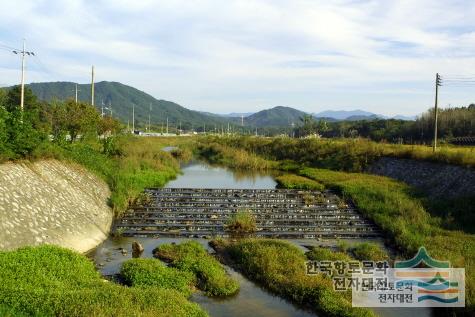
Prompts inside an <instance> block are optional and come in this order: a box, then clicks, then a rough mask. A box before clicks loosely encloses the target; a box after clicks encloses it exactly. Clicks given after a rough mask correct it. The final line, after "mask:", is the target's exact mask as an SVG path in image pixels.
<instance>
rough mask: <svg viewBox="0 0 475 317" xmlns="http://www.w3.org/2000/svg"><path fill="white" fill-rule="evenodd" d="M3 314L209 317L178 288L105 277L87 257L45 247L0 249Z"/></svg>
mask: <svg viewBox="0 0 475 317" xmlns="http://www.w3.org/2000/svg"><path fill="white" fill-rule="evenodd" d="M0 280H1V281H2V282H1V284H0V312H1V313H4V312H5V314H6V315H8V314H15V316H16V314H24V315H27V316H170V315H173V316H183V317H186V316H207V315H206V313H205V312H204V311H203V310H201V309H200V308H199V306H198V305H197V304H194V303H190V302H188V301H187V300H186V298H185V297H184V296H183V295H182V294H180V293H179V292H178V291H175V290H169V289H161V288H158V287H147V288H143V287H138V288H135V287H130V288H129V287H124V286H120V285H117V284H114V283H112V282H109V281H106V280H103V279H102V278H101V277H100V275H99V273H98V272H97V271H96V270H95V268H94V264H93V263H92V262H91V261H90V260H89V259H87V258H86V257H85V256H83V255H81V254H78V253H76V252H73V251H70V250H68V249H64V248H60V247H55V246H48V245H43V246H40V247H25V248H20V249H18V250H16V251H9V252H0Z"/></svg>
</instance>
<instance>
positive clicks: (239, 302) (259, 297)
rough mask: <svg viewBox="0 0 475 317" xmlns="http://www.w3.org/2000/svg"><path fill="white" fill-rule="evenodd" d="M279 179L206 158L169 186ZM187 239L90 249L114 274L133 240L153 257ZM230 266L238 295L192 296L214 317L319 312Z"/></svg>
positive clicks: (257, 184) (121, 241)
mask: <svg viewBox="0 0 475 317" xmlns="http://www.w3.org/2000/svg"><path fill="white" fill-rule="evenodd" d="M275 186H276V182H275V181H274V179H273V178H272V176H271V175H269V174H265V173H264V174H261V173H243V172H239V173H237V172H234V171H230V170H228V169H225V168H222V167H214V166H210V165H208V164H206V163H203V162H191V163H189V164H187V165H185V166H183V167H182V174H181V175H179V176H178V177H177V178H176V179H175V180H173V181H170V182H169V183H168V184H167V185H166V186H165V187H168V188H184V187H186V188H237V189H239V188H248V189H268V188H275ZM183 240H185V239H180V238H163V237H160V238H145V237H133V238H127V237H119V238H113V237H110V238H109V239H107V240H106V241H104V242H103V243H102V244H101V245H99V246H98V247H97V248H96V249H95V250H94V251H92V252H91V253H90V256H91V257H92V258H93V260H94V262H95V263H96V266H97V267H98V270H99V271H100V272H101V273H102V274H103V275H113V274H116V273H118V272H119V270H120V267H121V265H122V263H123V262H124V261H126V260H128V259H130V258H131V256H132V250H131V244H132V242H133V241H138V242H140V243H141V244H142V245H143V247H144V249H145V251H144V253H143V254H142V257H153V255H152V250H153V249H154V248H155V247H157V246H158V245H160V244H164V243H170V242H176V243H180V242H181V241H183ZM195 240H196V241H199V242H200V243H202V244H203V245H204V246H205V247H206V248H208V250H210V252H212V250H211V249H210V248H209V247H208V240H205V239H195ZM289 241H291V242H293V243H295V244H296V245H298V246H300V247H301V248H303V244H306V245H308V244H311V243H310V242H311V241H309V240H289ZM121 248H124V249H126V250H128V253H127V255H125V256H124V255H122V253H121V251H120V249H121ZM226 270H227V271H228V272H229V274H231V275H232V276H233V277H235V278H236V279H237V280H238V281H239V283H240V286H241V288H240V291H239V293H238V294H237V295H235V296H232V297H229V298H225V299H217V298H210V297H207V296H205V295H203V294H202V293H201V292H197V293H195V294H194V295H193V296H192V298H191V300H192V301H194V302H196V303H198V304H200V305H201V306H202V307H203V308H204V309H205V310H206V311H208V313H209V315H210V316H212V317H221V316H226V317H238V316H239V317H240V316H256V317H297V316H298V317H300V316H301V317H310V316H316V314H315V313H312V312H308V311H305V310H302V309H300V308H298V307H296V306H295V305H293V304H292V303H290V302H288V301H286V300H283V299H281V298H280V297H277V296H274V295H272V294H270V293H269V292H267V291H265V290H264V289H262V288H260V287H259V286H258V285H256V284H255V283H253V282H252V281H249V280H248V279H246V278H245V277H244V276H243V275H242V274H240V273H239V272H236V271H235V270H233V269H232V268H230V267H227V266H226ZM375 311H376V312H377V313H378V315H381V316H385V317H393V316H394V317H396V316H402V317H404V316H407V317H409V316H414V315H417V316H418V317H430V316H432V314H431V311H430V310H429V309H425V308H417V309H414V308H413V309H399V308H396V309H395V308H391V309H389V308H388V309H378V310H375Z"/></svg>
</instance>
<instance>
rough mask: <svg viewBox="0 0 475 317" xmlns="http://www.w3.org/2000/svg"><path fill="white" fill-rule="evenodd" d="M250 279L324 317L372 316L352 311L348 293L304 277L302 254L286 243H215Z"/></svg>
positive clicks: (320, 279)
mask: <svg viewBox="0 0 475 317" xmlns="http://www.w3.org/2000/svg"><path fill="white" fill-rule="evenodd" d="M213 243H214V245H217V246H218V247H217V248H216V249H217V250H224V252H226V253H227V254H228V255H229V256H230V257H231V259H232V260H233V261H234V263H236V265H237V267H238V269H239V270H241V271H242V272H243V273H244V274H245V275H246V276H248V277H249V278H250V279H252V280H255V281H256V282H258V283H260V284H261V285H263V286H264V287H265V288H267V289H268V290H269V291H271V292H272V293H274V294H277V295H280V296H283V297H285V298H287V299H289V300H290V301H292V302H294V303H297V304H299V305H303V306H305V307H310V308H312V309H314V310H316V311H317V312H320V313H323V314H324V315H325V316H374V314H373V313H372V312H371V311H370V310H367V309H361V308H352V307H351V292H344V293H342V292H336V291H334V290H333V284H332V281H331V280H330V278H328V277H327V276H324V275H322V274H318V275H314V276H310V275H307V274H306V271H305V262H306V261H307V258H306V257H305V255H304V253H303V251H301V250H300V249H298V248H297V247H296V246H293V245H291V244H290V243H288V242H285V241H281V240H269V239H246V240H239V241H237V242H236V243H226V242H224V243H223V242H222V241H221V242H220V241H214V242H213Z"/></svg>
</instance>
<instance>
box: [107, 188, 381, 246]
mask: <svg viewBox="0 0 475 317" xmlns="http://www.w3.org/2000/svg"><path fill="white" fill-rule="evenodd" d="M145 197H146V199H144V200H143V202H142V203H140V204H137V205H134V206H131V208H130V209H129V210H127V212H126V214H125V215H124V217H122V218H121V219H119V220H118V221H117V222H116V224H115V230H116V232H120V233H121V234H122V235H124V236H137V235H138V236H181V237H211V236H228V235H229V232H227V230H226V223H227V221H228V220H229V219H230V217H231V216H232V214H233V213H236V212H237V211H240V210H247V211H249V212H251V213H252V214H253V215H254V217H255V219H256V226H257V231H256V233H255V236H258V237H276V238H320V237H322V238H363V237H376V236H378V235H379V232H378V230H377V228H376V227H375V226H374V225H373V224H372V223H370V222H369V221H368V220H366V219H364V217H363V216H362V215H360V214H359V213H358V212H357V211H356V209H355V208H354V206H352V205H349V204H347V203H345V202H344V201H342V200H341V199H340V198H339V197H338V196H337V195H335V194H334V193H332V192H330V191H325V192H318V191H307V190H290V189H201V188H151V189H147V190H146V192H145Z"/></svg>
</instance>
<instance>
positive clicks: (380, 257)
mask: <svg viewBox="0 0 475 317" xmlns="http://www.w3.org/2000/svg"><path fill="white" fill-rule="evenodd" d="M351 252H352V253H353V254H354V255H355V258H356V259H358V260H360V261H366V260H368V261H388V260H389V255H388V253H387V252H386V251H385V250H384V249H383V248H382V247H381V246H380V245H378V244H376V243H371V242H362V243H358V244H356V245H355V246H354V247H353V248H352V250H351Z"/></svg>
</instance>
